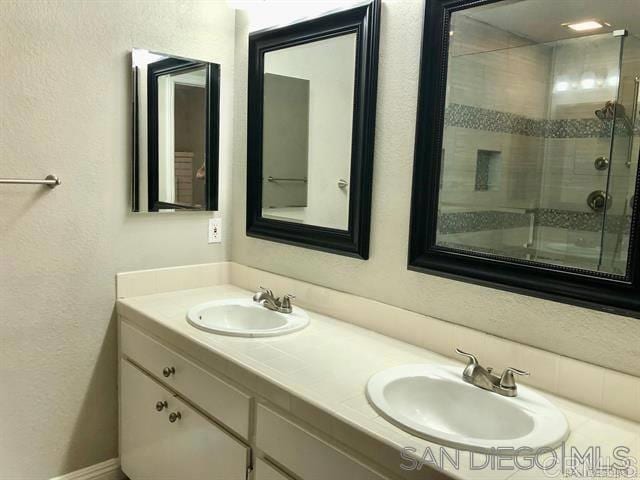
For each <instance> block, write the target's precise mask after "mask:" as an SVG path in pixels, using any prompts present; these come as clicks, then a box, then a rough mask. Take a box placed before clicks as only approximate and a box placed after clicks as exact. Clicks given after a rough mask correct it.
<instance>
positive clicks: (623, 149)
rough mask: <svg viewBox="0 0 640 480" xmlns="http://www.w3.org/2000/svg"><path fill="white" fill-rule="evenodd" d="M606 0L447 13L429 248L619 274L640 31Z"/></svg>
mask: <svg viewBox="0 0 640 480" xmlns="http://www.w3.org/2000/svg"><path fill="white" fill-rule="evenodd" d="M609 3H610V2H599V1H586V2H557V1H555V0H542V1H541V0H523V1H518V2H497V3H492V4H489V5H483V6H479V7H474V8H469V9H466V10H461V11H457V12H455V13H454V14H453V15H452V18H451V31H450V37H449V38H450V41H449V52H448V72H447V96H446V108H445V118H444V122H445V127H444V133H443V144H442V163H441V181H440V192H439V209H438V228H437V237H436V243H437V245H438V246H441V247H447V248H452V249H457V250H463V251H473V252H477V253H481V254H489V255H499V256H503V257H509V258H515V259H520V260H527V261H533V262H539V263H546V264H553V265H559V266H563V267H573V268H579V269H585V270H589V271H597V272H605V273H611V274H615V275H625V274H626V273H627V272H626V268H627V257H628V252H629V231H630V219H631V215H632V207H633V197H634V192H635V188H636V177H637V169H638V156H639V154H638V152H639V149H640V137H639V132H640V129H639V123H638V90H639V83H640V79H639V78H640V37H639V35H640V22H639V21H638V20H637V19H638V15H637V11H631V10H629V8H631V7H634V8H635V7H637V5H632V4H633V3H634V2H617V3H612V4H611V5H610V4H609ZM625 9H626V10H625ZM549 18H553V19H557V22H556V23H554V24H549V22H548V19H549ZM585 18H593V19H597V21H594V22H593V23H592V24H589V25H581V24H577V23H575V22H577V21H578V20H580V19H585ZM633 19H635V20H633ZM574 21H575V22H574ZM630 22H631V23H630ZM634 22H635V23H634Z"/></svg>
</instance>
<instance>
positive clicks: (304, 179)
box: [267, 176, 307, 183]
mask: <svg viewBox="0 0 640 480" xmlns="http://www.w3.org/2000/svg"><path fill="white" fill-rule="evenodd" d="M267 182H304V183H307V179H306V178H276V177H271V176H269V177H267Z"/></svg>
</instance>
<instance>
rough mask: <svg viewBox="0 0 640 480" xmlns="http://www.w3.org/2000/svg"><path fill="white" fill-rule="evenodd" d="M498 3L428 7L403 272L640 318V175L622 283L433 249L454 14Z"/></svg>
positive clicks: (433, 1)
mask: <svg viewBox="0 0 640 480" xmlns="http://www.w3.org/2000/svg"><path fill="white" fill-rule="evenodd" d="M496 1H501V0H426V1H425V19H424V25H423V36H422V52H421V59H420V60H421V62H420V82H419V92H418V116H417V124H416V143H415V157H414V169H413V188H412V196H411V221H410V232H409V255H408V268H409V269H410V270H414V271H418V272H423V273H428V274H432V275H438V276H442V277H446V278H451V279H454V280H460V281H464V282H467V283H474V284H479V285H483V286H488V287H493V288H498V289H501V290H506V291H510V292H515V293H521V294H525V295H530V296H535V297H540V298H544V299H548V300H554V301H559V302H563V303H569V304H573V305H578V306H583V307H587V308H592V309H597V310H603V311H608V312H612V313H617V314H622V315H628V316H633V317H637V318H640V239H639V238H638V232H639V229H640V168H639V169H638V176H637V179H636V187H635V200H634V206H633V216H632V219H631V231H630V240H629V244H630V246H631V247H630V249H629V258H628V262H627V265H628V266H627V271H626V275H625V276H624V277H622V276H619V275H612V274H607V273H603V272H590V271H588V270H582V269H578V268H571V267H562V266H557V265H551V264H545V263H538V262H531V261H527V260H516V259H513V258H509V257H502V256H497V255H490V254H484V253H479V252H473V251H466V250H457V249H453V248H448V247H444V246H438V245H437V244H436V232H437V222H438V197H439V184H440V174H441V161H442V160H441V152H442V137H443V128H444V110H445V92H446V85H447V63H448V47H449V29H450V20H451V15H452V14H453V13H454V12H456V11H458V10H464V9H466V8H469V7H476V6H481V5H485V4H489V3H495V2H496Z"/></svg>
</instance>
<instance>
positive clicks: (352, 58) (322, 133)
mask: <svg viewBox="0 0 640 480" xmlns="http://www.w3.org/2000/svg"><path fill="white" fill-rule="evenodd" d="M379 28H380V1H379V0H375V1H373V2H370V3H366V4H363V5H359V6H357V7H354V8H350V9H347V10H342V11H338V12H335V13H330V14H327V15H324V16H322V17H318V18H314V19H310V20H306V21H303V22H299V23H295V24H292V25H288V26H285V27H279V28H272V29H267V30H261V31H258V32H254V33H252V34H251V35H250V37H249V99H248V102H249V104H248V135H247V137H248V138H247V141H248V145H247V235H249V236H252V237H257V238H262V239H267V240H273V241H278V242H284V243H289V244H294V245H299V246H304V247H308V248H313V249H318V250H323V251H328V252H333V253H338V254H342V255H348V256H352V257H357V258H363V259H366V258H368V256H369V230H370V217H371V183H372V173H373V143H374V128H375V100H376V82H377V62H378V36H379Z"/></svg>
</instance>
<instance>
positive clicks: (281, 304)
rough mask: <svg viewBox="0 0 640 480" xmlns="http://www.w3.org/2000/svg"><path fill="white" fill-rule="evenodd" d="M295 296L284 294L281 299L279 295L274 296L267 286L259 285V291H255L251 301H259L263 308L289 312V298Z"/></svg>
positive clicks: (290, 310)
mask: <svg viewBox="0 0 640 480" xmlns="http://www.w3.org/2000/svg"><path fill="white" fill-rule="evenodd" d="M294 298H296V297H295V296H294V295H289V294H287V295H285V296H284V297H282V301H281V300H280V298H279V297H276V296H275V295H274V294H273V292H272V291H271V290H269V289H268V288H264V287H260V291H258V292H256V294H255V295H254V296H253V301H254V302H257V303H259V304H260V305H262V306H263V307H264V308H267V309H269V310H273V311H274V312H280V313H291V312H292V311H293V307H292V306H291V300H292V299H294Z"/></svg>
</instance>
